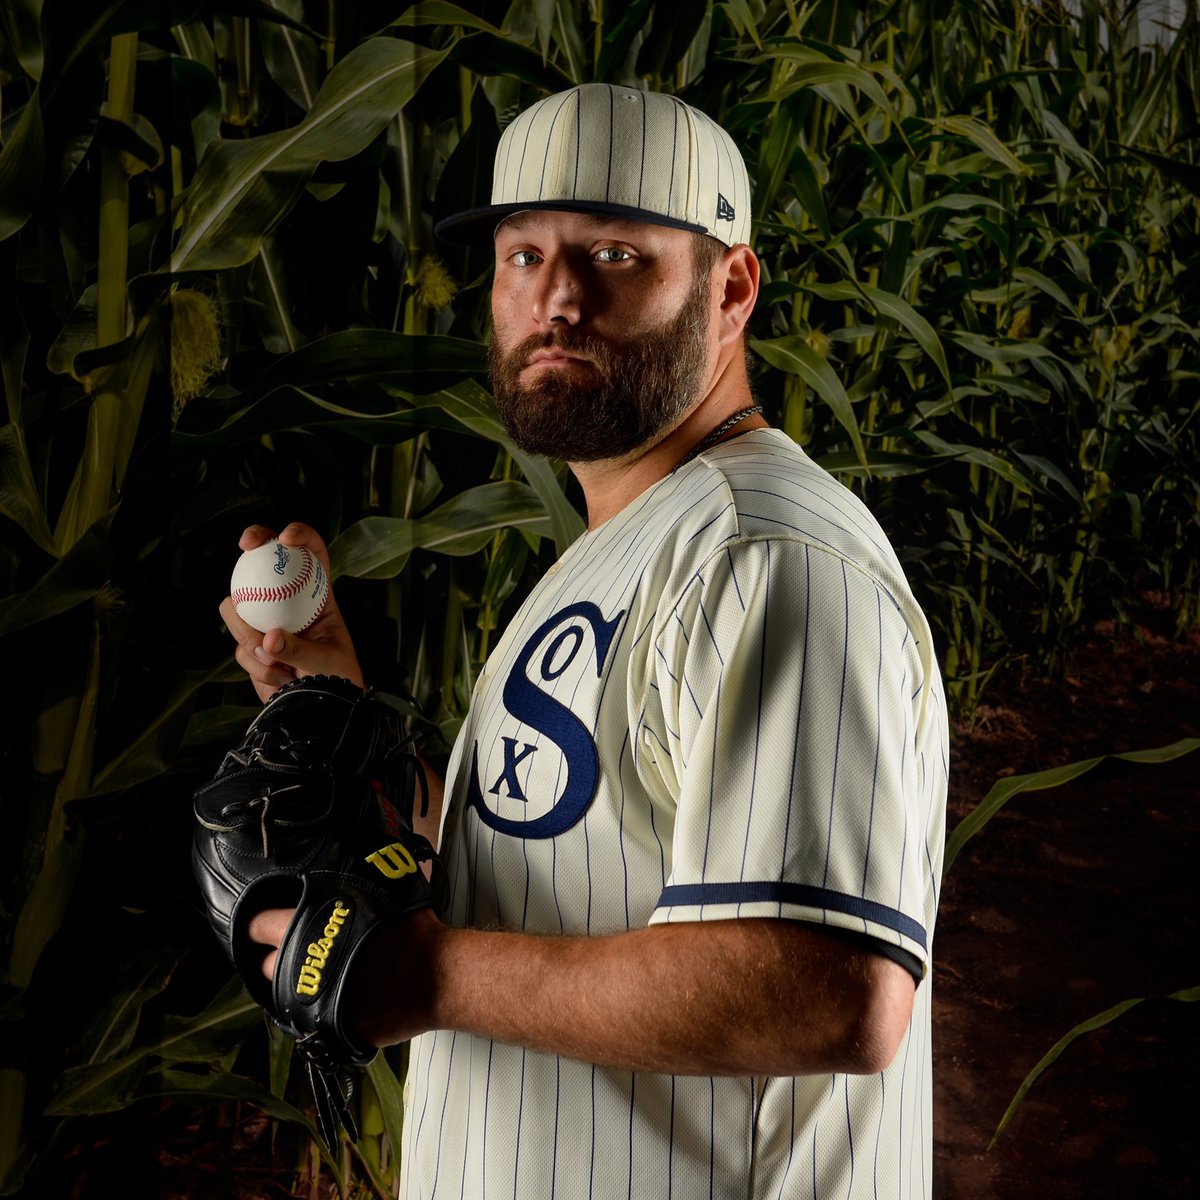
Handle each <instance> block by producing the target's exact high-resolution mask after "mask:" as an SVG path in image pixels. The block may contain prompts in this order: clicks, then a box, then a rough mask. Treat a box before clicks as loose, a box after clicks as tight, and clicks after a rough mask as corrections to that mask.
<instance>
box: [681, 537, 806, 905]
mask: <svg viewBox="0 0 1200 1200" xmlns="http://www.w3.org/2000/svg"><path fill="white" fill-rule="evenodd" d="M770 595H771V543H770V542H768V543H767V581H766V598H765V599H764V600H763V605H764V607H765V606H766V605H767V604H769V603H770ZM700 611H701V612H703V611H704V608H703V606H701V609H700ZM707 623H708V618H707V617H706V618H705V624H707ZM770 627H771V622H770V621H769V620H767V619H765V614H764V620H763V629H762V641H761V643H760V649H759V659H758V706H757V708H756V709H755V713H754V765H753V767H752V768H751V771H750V803H749V806H748V811H747V813H746V837H745V840H744V841H743V843H742V866H741V870H740V871H739V876H740V878H742V879H745V878H746V856H747V855H748V854H749V853H750V830H751V829H752V828H753V826H754V789H755V787H756V786H757V785H758V749H759V746H760V744H761V742H762V717H763V681H764V680H765V679H766V677H767V631H768V630H769V629H770ZM709 632H710V633H711V629H710V631H709ZM713 643H714V645H715V644H716V638H713ZM721 665H722V666H724V665H725V660H724V659H722V660H721ZM790 817H791V813H790V812H789V813H788V818H789V819H790ZM785 829H786V825H785ZM785 837H786V834H785ZM738 913H739V915H740V913H741V906H740V905H739V906H738Z"/></svg>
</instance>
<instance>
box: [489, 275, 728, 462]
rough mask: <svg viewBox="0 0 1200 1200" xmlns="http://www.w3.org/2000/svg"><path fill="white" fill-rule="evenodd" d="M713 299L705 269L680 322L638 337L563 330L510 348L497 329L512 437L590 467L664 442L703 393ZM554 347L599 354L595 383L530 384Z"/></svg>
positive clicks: (496, 367) (499, 379)
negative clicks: (524, 376) (527, 377)
mask: <svg viewBox="0 0 1200 1200" xmlns="http://www.w3.org/2000/svg"><path fill="white" fill-rule="evenodd" d="M710 303H711V294H710V292H709V281H708V277H707V275H705V276H704V277H703V278H702V279H698V280H697V281H696V283H695V285H694V286H693V288H692V291H691V292H690V294H689V295H688V297H687V299H686V300H685V301H684V302H683V304H682V306H681V307H680V310H679V312H678V313H677V314H676V315H675V316H674V317H673V318H672V319H671V320H670V321H668V322H667V323H666V324H665V325H661V326H659V327H657V328H656V329H651V330H648V331H647V332H645V333H641V334H639V335H638V336H637V337H635V338H631V339H629V340H628V341H621V342H612V341H607V340H605V339H602V338H598V337H596V336H595V335H593V334H587V333H583V334H577V333H575V332H573V330H572V328H571V327H569V326H563V327H562V328H561V329H554V330H550V331H548V332H546V333H538V334H534V335H533V336H532V337H529V338H526V339H525V340H524V341H523V342H521V343H520V344H519V345H517V346H514V347H513V348H512V349H511V350H504V349H502V348H501V346H500V339H499V336H498V334H499V331H497V334H496V335H495V336H493V338H492V344H491V346H490V348H489V350H488V365H489V368H490V371H491V378H492V391H493V394H494V395H495V397H496V411H497V412H498V413H499V415H500V419H501V420H502V421H503V422H504V425H505V428H506V429H507V430H508V432H509V435H510V436H511V437H512V440H513V441H514V442H515V443H516V444H517V446H519V447H520V448H521V449H522V450H524V451H526V452H527V453H530V454H544V455H546V456H547V457H549V458H562V459H566V460H567V461H568V462H580V463H582V462H596V461H598V460H600V459H607V458H620V457H622V456H623V455H626V454H629V453H630V452H632V451H634V450H636V449H638V448H639V447H642V446H647V445H648V444H649V443H653V442H655V441H658V440H660V438H661V437H662V436H665V434H666V433H668V432H670V430H671V429H673V428H674V427H675V426H676V425H677V424H678V423H679V422H680V421H681V420H682V419H683V417H684V415H685V414H686V413H687V412H688V410H689V409H690V408H691V407H692V406H693V404H694V403H695V401H696V400H697V399H698V398H699V391H700V382H701V379H702V377H703V373H704V369H705V366H706V365H707V362H708V322H709V304H710ZM550 348H555V349H561V350H565V351H567V352H569V353H571V354H578V355H582V356H584V357H585V358H587V359H588V360H590V362H591V364H592V366H591V369H590V372H589V373H590V374H591V375H594V376H595V377H596V378H595V380H594V381H591V382H587V381H585V382H583V383H580V382H575V381H572V380H571V379H568V378H566V377H565V372H563V371H555V370H548V371H543V372H541V373H540V375H539V378H538V380H537V382H536V383H534V384H532V385H530V386H528V387H523V386H522V385H521V382H520V375H521V372H522V370H524V368H525V367H526V366H527V365H528V363H529V357H530V355H532V354H533V353H534V352H535V351H537V350H542V349H550ZM572 370H573V368H572Z"/></svg>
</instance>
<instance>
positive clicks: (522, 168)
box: [515, 121, 533, 193]
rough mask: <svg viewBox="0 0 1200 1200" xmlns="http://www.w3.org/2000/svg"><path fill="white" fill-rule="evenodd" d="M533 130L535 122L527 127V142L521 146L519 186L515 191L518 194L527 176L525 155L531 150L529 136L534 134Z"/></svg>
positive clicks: (518, 170) (518, 172)
mask: <svg viewBox="0 0 1200 1200" xmlns="http://www.w3.org/2000/svg"><path fill="white" fill-rule="evenodd" d="M532 130H533V122H532V121H530V122H529V124H528V125H526V126H525V141H524V142H523V143H522V145H521V161H520V162H519V163H518V164H517V184H516V189H515V190H516V191H517V192H518V193H519V192H520V190H521V179H522V177H523V176H524V174H525V155H526V153H527V152H528V150H529V134H530V133H531V132H532Z"/></svg>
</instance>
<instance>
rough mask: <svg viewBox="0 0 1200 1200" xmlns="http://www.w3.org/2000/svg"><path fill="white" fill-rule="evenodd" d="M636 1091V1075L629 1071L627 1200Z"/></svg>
mask: <svg viewBox="0 0 1200 1200" xmlns="http://www.w3.org/2000/svg"><path fill="white" fill-rule="evenodd" d="M636 1092H637V1075H636V1074H635V1073H632V1072H631V1073H630V1076H629V1191H628V1193H627V1195H628V1197H629V1200H633V1113H634V1107H635V1101H634V1097H635V1094H636Z"/></svg>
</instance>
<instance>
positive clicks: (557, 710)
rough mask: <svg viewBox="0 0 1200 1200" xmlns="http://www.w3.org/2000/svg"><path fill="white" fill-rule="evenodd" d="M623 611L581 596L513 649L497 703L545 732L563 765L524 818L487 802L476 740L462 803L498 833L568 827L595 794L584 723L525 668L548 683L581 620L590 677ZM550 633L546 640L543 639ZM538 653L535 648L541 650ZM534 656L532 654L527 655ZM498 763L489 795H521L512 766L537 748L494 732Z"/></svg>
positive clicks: (565, 661)
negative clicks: (536, 808) (554, 788)
mask: <svg viewBox="0 0 1200 1200" xmlns="http://www.w3.org/2000/svg"><path fill="white" fill-rule="evenodd" d="M624 615H625V614H624V612H619V613H617V615H616V616H615V617H613V618H612V619H611V620H605V618H604V614H603V613H602V612H601V611H600V609H599V608H598V607H597V606H596V605H595V604H592V603H590V602H588V601H581V602H579V603H577V604H570V605H568V606H567V607H566V608H563V609H560V610H559V611H558V612H556V613H554V614H553V615H552V616H551V617H549V618H548V619H547V620H546V621H545V622H543V623H542V625H540V626H539V627H538V628H537V629H536V630H535V631H534V632H533V634H532V635H531V636H530V637H529V638H528V640H527V641H526V642H525V645H524V646H523V647H522V648H521V650H520V652H519V653H518V654H517V656H516V659H515V661H514V663H513V668H512V671H511V672H510V674H509V676H508V679H507V680H506V681H505V684H504V692H503V697H504V707H505V709H507V711H508V712H509V714H510V715H511V716H512V717H513V718H514V719H515V720H517V721H519V722H520V723H521V725H522V726H524V727H527V728H529V729H531V730H533V731H535V732H536V733H539V734H542V735H544V736H545V737H547V738H549V739H550V741H551V742H553V743H554V744H555V745H556V746H557V747H558V749H559V750H560V751H561V752H562V755H563V758H564V759H565V761H566V766H567V779H566V784H565V786H564V787H563V789H562V792H561V794H560V795H559V796H558V797H557V798H556V799H555V800H554V801H553V802H552V803H551V805H550V807H549V808H548V809H547V811H546V812H544V813H542V814H541V815H540V816H537V817H534V818H533V819H532V820H527V821H526V820H520V821H518V820H512V819H510V818H507V817H502V816H500V815H499V813H497V812H494V811H493V810H492V809H491V808H489V807H488V805H487V803H486V801H485V800H484V791H483V787H482V785H481V783H480V776H479V744H478V742H476V743H475V744H474V746H473V748H472V753H471V770H470V775H469V777H468V780H467V806H468V808H473V809H474V810H475V811H476V812H477V813H478V815H479V819H480V820H481V821H482V822H483V823H484V824H485V825H487V826H489V827H490V828H492V829H494V830H496V831H497V832H498V833H505V834H509V835H511V836H512V837H520V838H532V839H543V838H552V837H557V836H558V835H559V834H560V833H564V832H566V830H568V829H570V828H571V826H573V825H574V824H575V823H576V822H577V821H579V819H580V818H581V817H582V816H583V814H584V813H585V812H586V811H587V808H588V805H589V804H591V802H592V799H593V798H594V797H595V795H596V786H597V784H598V783H599V780H600V763H599V757H598V755H597V753H596V743H595V741H594V740H593V738H592V734H591V731H590V730H589V729H588V727H587V726H586V725H584V723H583V722H582V721H581V720H580V719H579V718H578V717H577V716H575V714H574V713H573V712H571V710H570V709H569V708H567V707H566V706H565V705H564V704H561V703H560V702H559V701H557V700H555V699H554V698H553V697H552V696H549V695H547V694H546V693H545V692H544V691H542V690H541V689H540V688H539V687H538V686H537V685H536V684H535V683H534V682H532V680H531V679H530V677H529V676H530V669H531V667H532V668H533V669H534V671H535V672H536V674H537V675H538V676H539V677H540V679H541V680H542V681H543V682H545V683H552V682H553V681H554V680H556V679H558V678H559V677H560V676H562V675H563V673H564V672H565V671H567V669H568V668H569V667H571V665H572V664H573V663H574V662H575V659H576V658H577V656H578V655H579V653H580V652H581V651H582V650H583V647H584V643H585V641H586V640H587V637H586V633H585V626H586V627H588V628H590V630H591V633H592V648H593V654H594V657H595V670H596V678H597V679H599V678H600V676H601V675H602V674H603V672H604V664H605V662H606V661H607V660H608V656H609V651H610V650H611V649H612V646H613V641H614V638H615V636H616V633H617V630H618V629H619V628H620V625H621V620H622V618H623V617H624ZM555 631H558V632H557V636H555V637H554V638H553V640H551V641H550V642H549V645H546V642H547V639H549V638H550V637H551V635H552V634H554V633H555ZM543 646H544V647H545V650H544V651H542V653H541V655H540V658H538V652H539V651H541V650H542V647H543ZM535 658H538V661H537V662H536V663H535V662H534V660H535ZM501 740H502V745H503V747H504V751H503V753H504V768H503V770H502V771H501V773H500V774H499V776H497V778H496V780H495V782H493V783H492V785H491V786H490V787H489V788H488V789H487V791H488V793H490V794H491V795H494V796H500V795H501V794H502V793H503V794H507V795H508V796H509V797H511V798H512V799H514V800H521V801H524V800H527V799H528V797H527V796H526V795H525V790H524V787H523V785H522V783H521V779H520V776H519V775H518V768H519V767H520V766H521V765H522V764H523V763H524V762H525V760H526V759H529V758H531V757H532V756H533V755H535V754H537V752H538V746H537V745H536V744H535V743H530V742H526V741H523V740H522V744H521V745H520V747H519V748H518V745H517V738H515V737H510V736H502V739H501Z"/></svg>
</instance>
